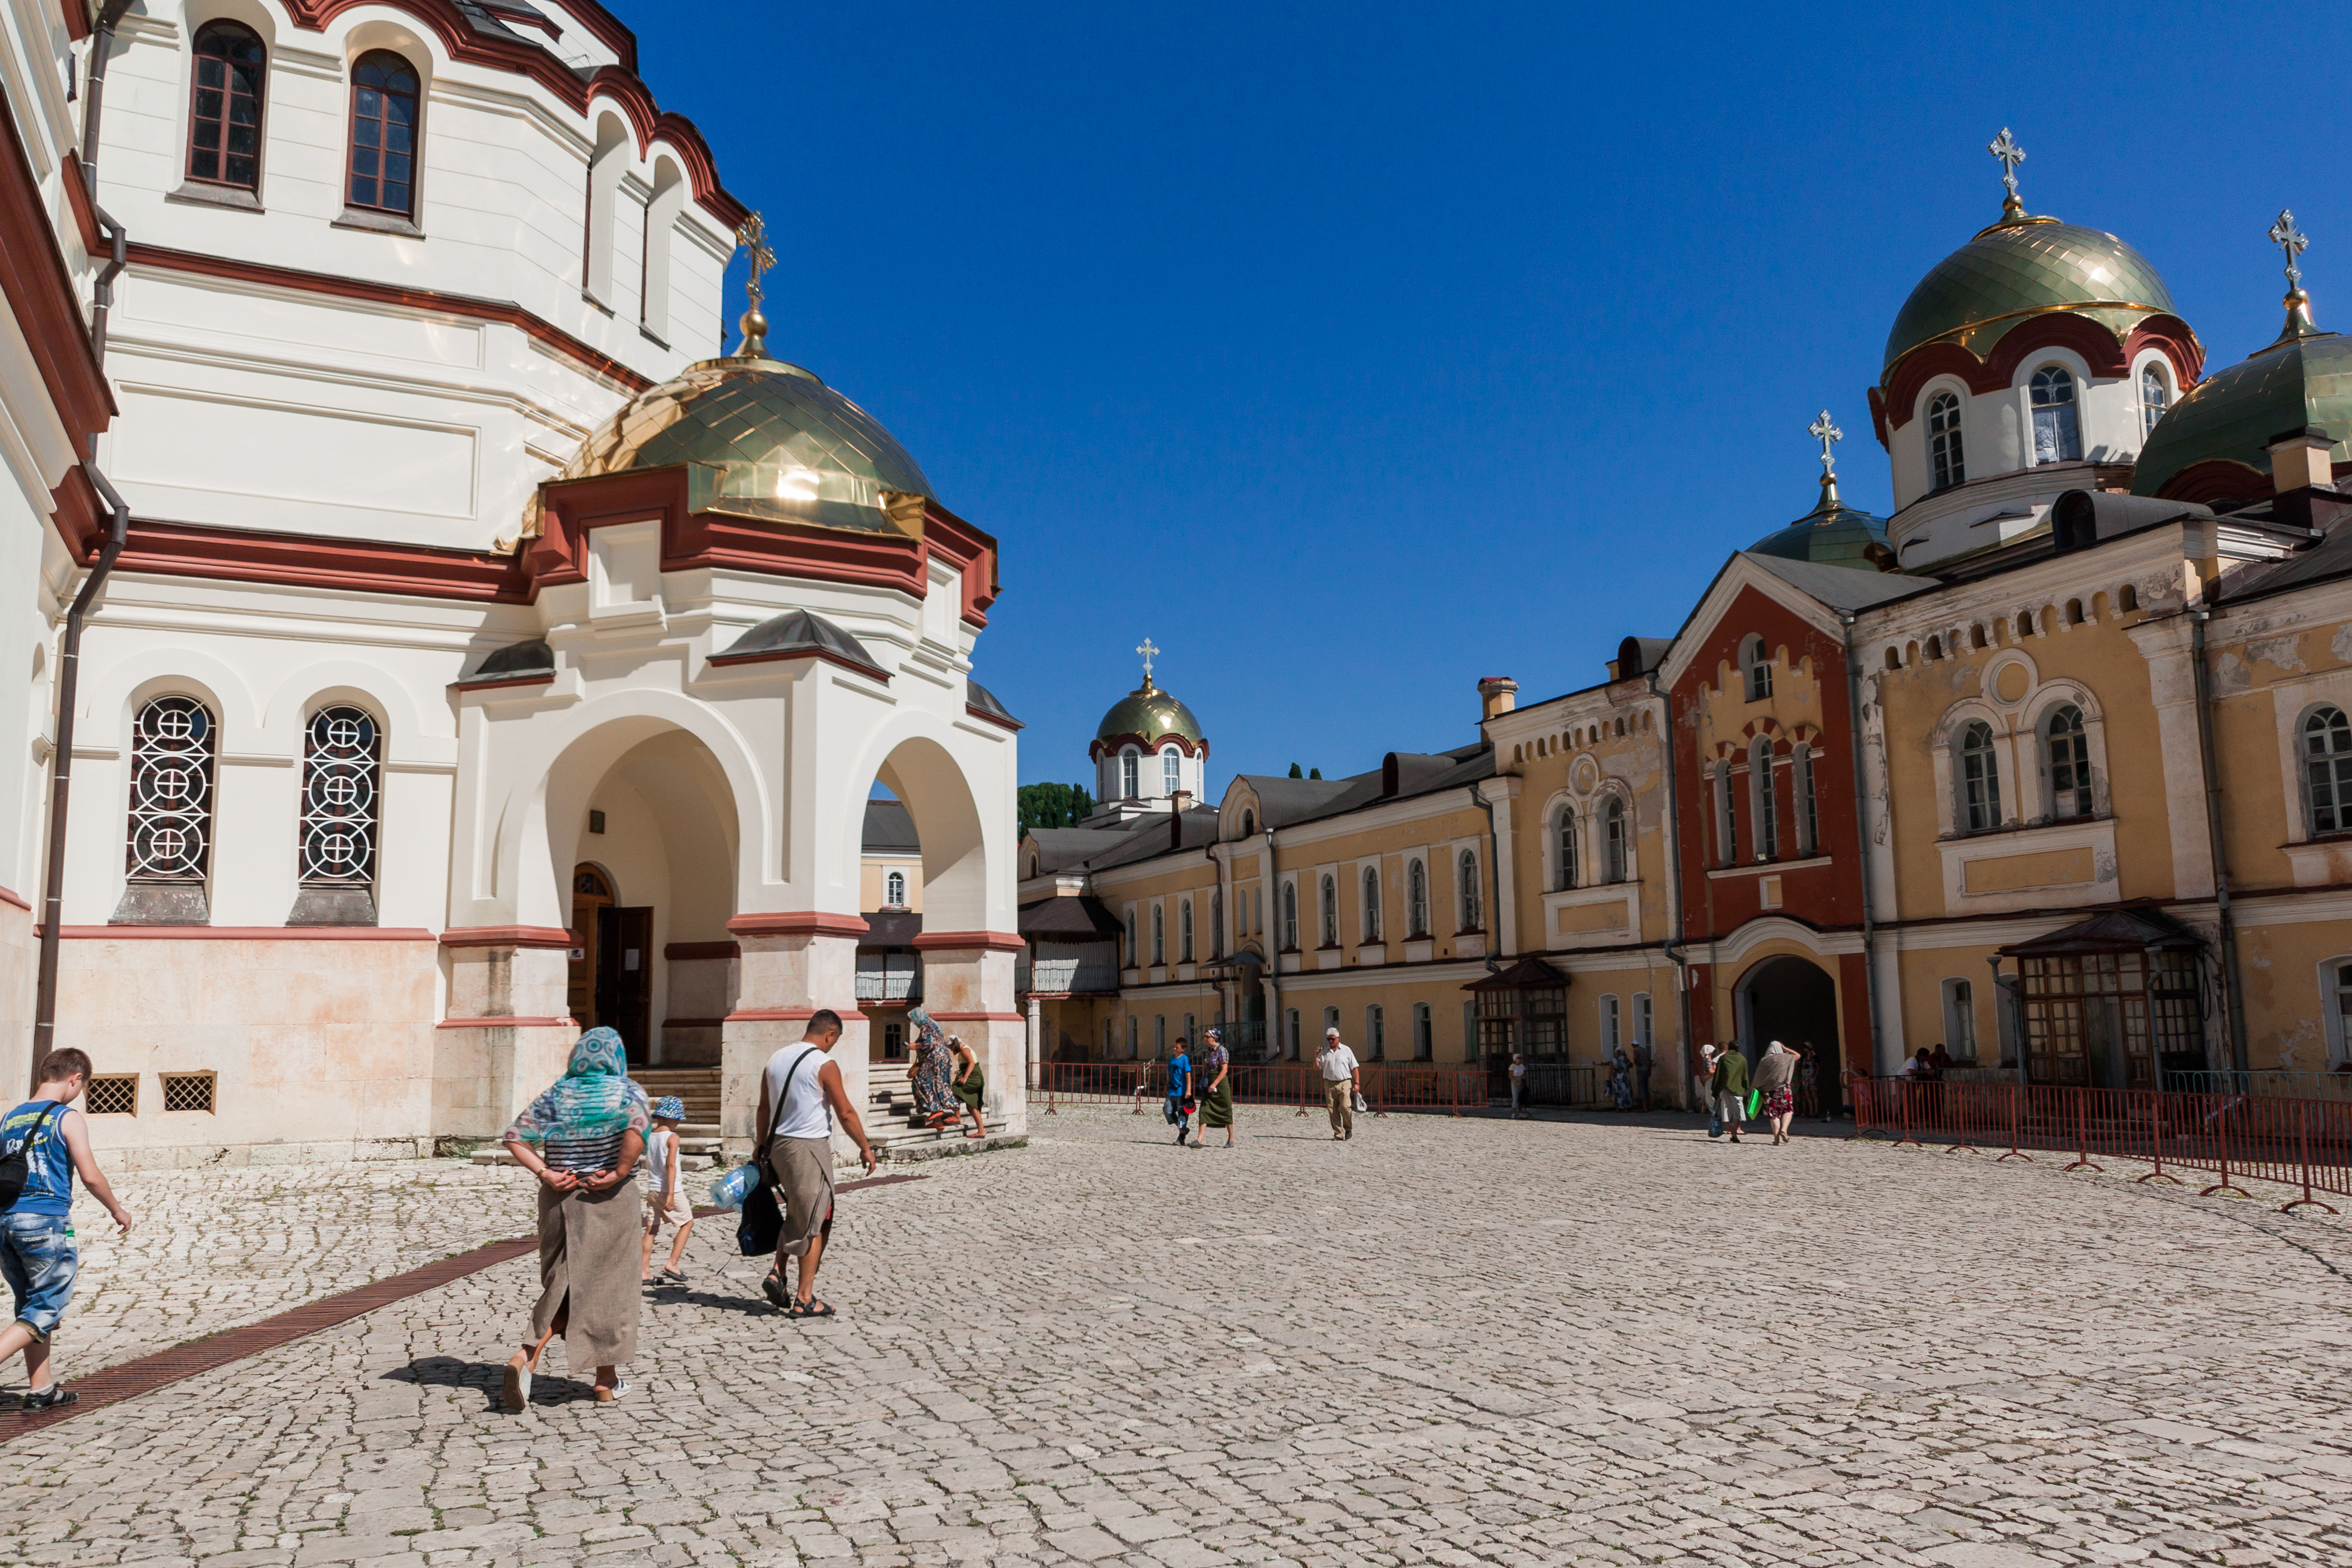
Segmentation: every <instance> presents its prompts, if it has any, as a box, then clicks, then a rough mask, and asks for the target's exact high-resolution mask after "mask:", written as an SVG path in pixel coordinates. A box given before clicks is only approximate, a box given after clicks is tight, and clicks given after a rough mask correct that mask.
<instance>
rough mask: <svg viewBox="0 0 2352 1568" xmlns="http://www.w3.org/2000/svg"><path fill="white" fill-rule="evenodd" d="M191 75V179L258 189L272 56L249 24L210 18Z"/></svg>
mask: <svg viewBox="0 0 2352 1568" xmlns="http://www.w3.org/2000/svg"><path fill="white" fill-rule="evenodd" d="M268 63H269V62H268V56H267V55H266V54H265V53H264V52H263V50H262V47H261V40H260V39H259V38H257V37H255V36H254V34H253V32H252V30H251V29H250V28H247V27H241V26H238V25H237V24H236V23H235V22H207V23H205V26H203V28H201V29H200V30H199V31H198V32H197V34H196V46H195V48H194V69H193V70H191V71H190V73H189V78H188V92H189V99H188V178H190V179H192V180H201V181H203V182H204V183H205V184H214V185H235V186H237V187H238V188H240V189H243V190H247V191H250V190H254V189H257V187H258V186H259V185H260V184H261V104H262V96H263V93H264V90H265V88H266V85H267V83H268Z"/></svg>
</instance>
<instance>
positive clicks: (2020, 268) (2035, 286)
mask: <svg viewBox="0 0 2352 1568" xmlns="http://www.w3.org/2000/svg"><path fill="white" fill-rule="evenodd" d="M2060 310H2063V311H2068V312H2071V313H2073V314H2074V315H2078V316H2084V317H2087V318H2089V319H2090V320H2092V321H2097V322H2098V323H2099V324H2100V325H2102V326H2104V327H2105V328H2107V329H2108V330H2109V331H2112V332H2114V333H2115V334H2116V338H2117V339H2118V340H2121V339H2123V338H2126V337H2128V336H2130V334H2131V331H2132V329H2133V328H2134V327H2137V325H2139V323H2140V322H2142V321H2146V320H2147V318H2148V317H2150V316H2155V315H2166V316H2178V315H2179V310H2177V309H2176V308H2175V307H2174V305H2173V303H2172V291H2171V290H2170V289H2167V288H2166V287H2165V286H2164V279H2162V278H2161V277H2159V276H2158V274H2157V270H2156V268H2154V267H2152V266H2150V265H2149V264H2148V259H2147V257H2145V256H2142V255H2141V254H2140V253H2139V252H2138V251H2137V250H2134V249H2133V248H2132V247H2130V246H2128V245H2126V244H2125V243H2124V242H2123V241H2122V240H2120V239H2118V238H2116V237H2115V236H2114V235H2112V234H2107V233H2105V232H2103V231H2101V230H2099V229H2095V228H2084V227H2081V226H2078V225H2075V224H2071V223H2060V222H2059V221H2058V220H2057V219H2055V218H2047V217H2028V216H2025V214H2024V213H2023V211H2022V210H2021V209H2013V210H2011V211H2007V212H2004V213H2003V214H2002V217H2001V221H2000V222H1999V223H1997V224H1995V225H1993V226H1991V227H1990V228H1988V229H1985V230H1983V231H1982V232H1980V233H1979V234H1978V235H1977V237H1975V238H1973V239H1971V240H1969V242H1968V243H1967V244H1966V245H1964V246H1962V247H1959V248H1958V250H1955V251H1954V252H1952V253H1951V255H1949V256H1947V257H1946V258H1944V259H1943V260H1941V261H1939V262H1937V264H1936V265H1935V266H1934V267H1933V268H1930V269H1929V270H1928V273H1927V276H1926V277H1925V278H1922V279H1919V284H1918V287H1916V288H1915V289H1912V290H1911V297H1910V298H1909V299H1908V300H1905V301H1904V302H1903V309H1902V310H1899V311H1897V312H1896V313H1895V327H1894V330H1893V331H1889V332H1888V333H1887V334H1886V356H1885V363H1884V365H1883V367H1882V369H1881V372H1880V375H1881V380H1882V382H1883V381H1884V380H1885V377H1886V376H1887V375H1888V374H1891V373H1892V372H1893V371H1894V369H1895V362H1896V361H1897V360H1900V359H1901V358H1902V357H1903V356H1904V355H1906V354H1907V353H1911V352H1912V351H1913V350H1915V349H1919V348H1924V347H1926V346H1927V344H1929V343H1937V342H1949V343H1956V344H1958V346H1959V347H1961V348H1964V349H1966V350H1968V351H1969V353H1972V354H1974V355H1976V357H1977V358H1979V359H1980V360H1981V359H1986V358H1989V357H1990V355H1991V353H1992V350H1993V345H1994V344H1996V343H1998V342H2000V340H2001V339H2002V338H2003V337H2004V336H2006V335H2007V334H2008V333H2009V332H2010V331H2011V330H2012V329H2013V328H2016V327H2018V326H2020V325H2021V324H2023V323H2024V322H2026V321H2031V320H2032V319H2033V318H2034V317H2036V316H2041V315H2047V314H2049V313H2051V312H2053V311H2060Z"/></svg>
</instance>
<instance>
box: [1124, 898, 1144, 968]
mask: <svg viewBox="0 0 2352 1568" xmlns="http://www.w3.org/2000/svg"><path fill="white" fill-rule="evenodd" d="M1142 962H1143V950H1142V949H1141V948H1139V947H1137V946H1136V945H1135V911H1134V910H1128V911H1127V966H1128V967H1129V969H1133V968H1134V967H1135V966H1136V965H1137V964H1139V963H1142Z"/></svg>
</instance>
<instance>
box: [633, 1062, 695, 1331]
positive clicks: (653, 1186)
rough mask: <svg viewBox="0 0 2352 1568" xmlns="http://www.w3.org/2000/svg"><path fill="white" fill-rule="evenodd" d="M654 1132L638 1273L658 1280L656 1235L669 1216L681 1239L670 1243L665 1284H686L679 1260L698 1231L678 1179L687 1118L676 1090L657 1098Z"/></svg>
mask: <svg viewBox="0 0 2352 1568" xmlns="http://www.w3.org/2000/svg"><path fill="white" fill-rule="evenodd" d="M653 1112H654V1131H653V1136H652V1137H650V1138H648V1139H646V1240H645V1250H644V1254H643V1256H642V1257H641V1258H640V1259H639V1261H638V1263H637V1273H638V1276H639V1277H640V1278H641V1279H643V1280H644V1281H645V1282H646V1284H648V1285H650V1284H652V1283H654V1276H653V1267H654V1238H655V1237H657V1236H659V1235H660V1234H661V1227H662V1222H663V1221H664V1220H667V1221H668V1222H669V1223H670V1224H672V1225H674V1226H677V1240H675V1241H673V1242H671V1243H670V1248H669V1267H667V1268H664V1269H663V1270H662V1271H661V1282H662V1283H663V1284H665V1285H683V1284H685V1283H686V1274H685V1272H684V1271H683V1270H682V1269H680V1268H678V1266H677V1265H678V1260H679V1259H680V1258H684V1257H685V1256H686V1238H687V1237H689V1236H691V1235H693V1234H694V1209H693V1207H692V1206H691V1205H688V1203H687V1201H686V1188H685V1185H684V1184H683V1183H681V1182H680V1181H679V1180H678V1179H677V1129H678V1124H679V1123H681V1122H683V1121H685V1120H686V1102H685V1101H684V1100H680V1099H678V1097H677V1096H676V1095H674V1094H666V1095H663V1096H662V1097H661V1098H660V1099H659V1100H655V1101H654V1106H653Z"/></svg>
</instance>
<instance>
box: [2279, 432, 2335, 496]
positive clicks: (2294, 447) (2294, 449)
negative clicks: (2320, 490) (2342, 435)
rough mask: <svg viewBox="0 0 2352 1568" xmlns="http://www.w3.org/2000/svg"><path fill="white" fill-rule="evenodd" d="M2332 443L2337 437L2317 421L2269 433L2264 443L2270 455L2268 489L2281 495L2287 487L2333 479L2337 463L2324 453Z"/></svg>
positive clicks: (2298, 487)
mask: <svg viewBox="0 0 2352 1568" xmlns="http://www.w3.org/2000/svg"><path fill="white" fill-rule="evenodd" d="M2335 446H2336V437H2333V436H2330V435H2329V434H2328V433H2327V432H2326V430H2324V429H2322V428H2320V427H2319V426H2316V425H2306V426H2304V427H2303V428H2302V429H2300V430H2283V431H2281V432H2280V433H2279V434H2277V435H2275V436H2273V437H2271V438H2270V439H2269V440H2268V441H2266V442H2264V443H2263V449H2264V450H2266V451H2268V452H2269V453H2270V455H2271V493H2272V494H2273V495H2282V496H2283V495H2284V494H2286V492H2287V491H2289V490H2302V489H2310V488H2311V487H2312V486H2314V485H2326V484H2333V483H2335V481H2336V465H2335V464H2334V463H2333V462H2331V461H2329V459H2328V456H2327V454H2328V453H2329V452H2330V451H2331V450H2332V449H2334V447H2335Z"/></svg>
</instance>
